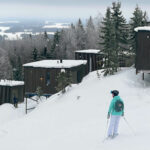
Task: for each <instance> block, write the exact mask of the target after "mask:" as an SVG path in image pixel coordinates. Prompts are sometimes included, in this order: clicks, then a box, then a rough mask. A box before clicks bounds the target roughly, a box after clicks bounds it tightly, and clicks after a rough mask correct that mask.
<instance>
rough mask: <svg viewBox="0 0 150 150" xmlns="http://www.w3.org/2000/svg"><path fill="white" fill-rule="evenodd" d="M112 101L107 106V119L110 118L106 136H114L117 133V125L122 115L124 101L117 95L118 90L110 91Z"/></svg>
mask: <svg viewBox="0 0 150 150" xmlns="http://www.w3.org/2000/svg"><path fill="white" fill-rule="evenodd" d="M111 94H112V97H113V99H112V101H111V103H110V106H109V110H108V116H107V119H109V118H110V117H111V119H110V124H109V128H108V133H107V137H108V138H115V137H116V136H117V135H118V126H119V121H120V118H121V116H124V103H123V101H122V99H121V98H120V97H119V96H118V94H119V91H117V90H113V91H111Z"/></svg>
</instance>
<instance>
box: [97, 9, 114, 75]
mask: <svg viewBox="0 0 150 150" xmlns="http://www.w3.org/2000/svg"><path fill="white" fill-rule="evenodd" d="M101 34H102V35H101V36H100V37H101V39H102V41H103V42H101V43H100V44H101V45H102V46H103V48H102V53H103V54H104V57H105V60H104V65H103V69H104V75H107V74H113V73H114V70H115V62H114V57H115V51H113V49H112V46H113V41H112V38H113V25H112V18H111V10H110V8H109V7H108V8H107V11H106V15H105V17H104V18H103V21H102V27H101Z"/></svg>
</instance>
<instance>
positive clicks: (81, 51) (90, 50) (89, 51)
mask: <svg viewBox="0 0 150 150" xmlns="http://www.w3.org/2000/svg"><path fill="white" fill-rule="evenodd" d="M76 52H78V53H92V54H97V53H99V52H100V50H97V49H87V50H77V51H76Z"/></svg>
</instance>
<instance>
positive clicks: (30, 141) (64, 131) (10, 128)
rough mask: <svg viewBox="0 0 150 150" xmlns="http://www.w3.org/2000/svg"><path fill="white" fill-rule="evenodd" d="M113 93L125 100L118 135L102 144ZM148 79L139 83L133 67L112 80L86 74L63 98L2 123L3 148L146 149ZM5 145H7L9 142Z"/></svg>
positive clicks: (149, 129)
mask: <svg viewBox="0 0 150 150" xmlns="http://www.w3.org/2000/svg"><path fill="white" fill-rule="evenodd" d="M113 89H118V90H119V91H120V96H121V97H122V99H123V100H124V102H125V117H126V118H127V120H128V122H129V123H130V125H131V126H132V127H133V129H134V132H135V133H136V135H135V136H134V135H133V133H132V131H131V130H130V128H129V127H128V126H127V124H126V123H125V121H124V120H123V119H122V120H121V122H120V135H119V136H118V137H117V138H116V139H114V140H110V141H106V142H104V143H102V140H103V138H104V133H105V129H106V116H107V110H108V106H109V103H110V100H111V99H112V97H111V94H110V90H113ZM149 91H150V75H147V76H146V80H145V81H142V80H141V74H138V75H135V69H133V68H129V69H124V70H122V71H120V72H119V73H117V74H116V75H113V76H108V77H101V78H100V79H98V78H97V75H96V71H95V72H92V73H90V74H89V75H88V76H87V77H86V78H85V79H84V80H83V82H82V83H81V84H79V85H74V86H73V87H72V88H71V89H69V91H68V92H67V93H65V94H64V95H58V94H55V95H53V96H52V97H50V98H49V99H48V100H47V101H46V102H44V103H41V104H40V105H39V106H38V107H37V108H36V109H35V110H34V111H32V112H31V113H29V114H28V115H26V116H25V117H22V119H18V120H16V121H13V122H9V123H8V124H5V125H3V130H4V131H5V132H6V134H5V133H4V134H3V136H0V145H1V146H0V147H1V149H2V150H10V149H11V150H20V149H21V150H41V149H43V150H50V149H52V150H60V149H62V150H110V149H111V150H120V149H121V150H134V149H136V150H141V149H143V150H149V147H150V143H149V138H150V126H149V125H150V117H149V115H148V114H149V113H150V92H149ZM0 132H1V126H0ZM8 143H9V144H8Z"/></svg>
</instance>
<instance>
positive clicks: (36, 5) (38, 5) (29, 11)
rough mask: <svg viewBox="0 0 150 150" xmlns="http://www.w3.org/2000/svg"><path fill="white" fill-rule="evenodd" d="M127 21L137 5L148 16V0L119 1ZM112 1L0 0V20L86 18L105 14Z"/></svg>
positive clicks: (149, 2)
mask: <svg viewBox="0 0 150 150" xmlns="http://www.w3.org/2000/svg"><path fill="white" fill-rule="evenodd" d="M121 2H122V11H123V14H124V16H125V17H126V18H127V19H128V18H130V17H131V14H132V12H133V10H134V8H135V6H136V4H138V5H139V6H140V7H141V8H142V10H146V11H147V12H148V14H149V16H150V0H121ZM111 3H112V0H0V18H7V17H9V18H18V17H19V18H29V19H31V18H39V19H40V18H43V19H51V18H52V19H55V18H57V19H59V18H60V19H63V18H71V19H76V18H79V17H80V18H88V17H89V16H90V15H91V16H93V17H95V16H96V15H97V14H98V13H101V14H102V15H104V14H105V10H106V8H107V7H108V6H111Z"/></svg>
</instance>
